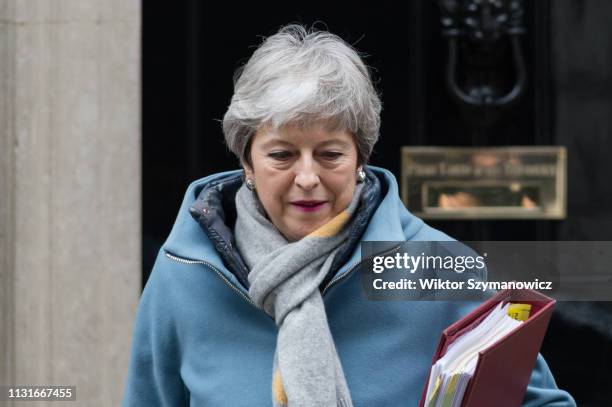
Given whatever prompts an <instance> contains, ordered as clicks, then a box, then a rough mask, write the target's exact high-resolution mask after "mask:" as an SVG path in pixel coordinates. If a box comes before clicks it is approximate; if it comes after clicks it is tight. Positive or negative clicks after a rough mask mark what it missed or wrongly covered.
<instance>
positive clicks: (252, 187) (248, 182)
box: [245, 178, 255, 191]
mask: <svg viewBox="0 0 612 407" xmlns="http://www.w3.org/2000/svg"><path fill="white" fill-rule="evenodd" d="M245 184H246V187H247V188H248V189H250V190H251V191H255V181H253V180H252V179H251V178H247V179H246V181H245Z"/></svg>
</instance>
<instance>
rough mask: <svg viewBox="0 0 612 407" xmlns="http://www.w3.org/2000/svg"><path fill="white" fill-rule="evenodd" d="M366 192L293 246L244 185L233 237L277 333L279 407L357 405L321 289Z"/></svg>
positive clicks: (356, 195) (275, 372)
mask: <svg viewBox="0 0 612 407" xmlns="http://www.w3.org/2000/svg"><path fill="white" fill-rule="evenodd" d="M362 187H363V186H362V185H361V184H359V185H357V187H356V189H355V193H354V195H353V199H352V201H351V203H350V204H349V206H348V208H347V209H345V210H344V211H343V212H341V213H340V214H338V215H337V216H336V217H334V218H333V219H332V220H330V221H329V222H328V223H326V224H325V225H323V226H321V227H320V228H319V229H317V230H315V231H314V232H312V233H310V234H309V235H308V236H305V237H304V238H302V239H301V240H299V241H296V242H291V243H289V242H288V241H287V240H286V239H285V237H284V236H283V235H281V233H280V232H279V231H278V230H277V229H276V227H274V225H273V224H272V223H271V222H270V221H269V220H268V219H267V218H266V216H265V214H264V211H263V209H262V208H261V204H260V202H259V200H258V199H257V197H256V196H255V194H254V192H252V191H250V190H248V189H247V188H246V187H245V186H244V185H243V186H242V187H241V188H240V189H239V190H238V193H237V194H236V210H237V215H238V217H237V219H236V227H235V238H236V245H237V247H238V250H239V251H240V253H241V254H242V256H243V258H244V260H245V262H246V264H247V265H248V266H249V269H250V270H251V271H250V273H249V282H250V284H251V286H250V289H249V295H250V297H251V299H252V300H253V301H254V302H255V304H256V305H257V306H258V307H260V308H262V309H263V310H264V311H265V312H266V313H267V314H268V315H270V316H272V317H273V318H274V320H275V321H276V325H277V326H278V336H277V342H276V352H275V353H274V361H273V378H272V399H273V401H274V406H275V407H277V406H286V405H288V406H290V407H337V406H341V407H351V406H352V405H353V404H352V401H351V396H350V393H349V389H348V386H347V384H346V379H345V377H344V372H343V371H342V365H341V363H340V359H339V358H338V353H337V352H336V347H335V345H334V340H333V338H332V335H331V332H330V330H329V325H328V323H327V315H326V313H325V307H324V305H323V298H322V297H321V293H320V292H319V284H321V282H322V281H323V279H324V278H325V276H326V275H327V273H328V271H329V269H330V267H331V265H332V262H333V260H334V256H335V255H336V252H337V251H338V250H339V249H340V248H341V247H342V244H343V243H344V242H346V240H347V238H348V231H349V229H350V227H349V226H350V225H349V223H350V221H351V218H352V216H353V214H354V213H355V211H356V210H357V208H358V206H359V201H360V197H361V190H362Z"/></svg>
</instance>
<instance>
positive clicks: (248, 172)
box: [242, 161, 253, 178]
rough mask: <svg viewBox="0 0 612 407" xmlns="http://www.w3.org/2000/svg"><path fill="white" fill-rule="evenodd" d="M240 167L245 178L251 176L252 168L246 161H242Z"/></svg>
mask: <svg viewBox="0 0 612 407" xmlns="http://www.w3.org/2000/svg"><path fill="white" fill-rule="evenodd" d="M242 168H243V169H244V177H245V178H253V168H252V167H251V166H250V165H249V164H248V163H247V162H246V161H243V162H242Z"/></svg>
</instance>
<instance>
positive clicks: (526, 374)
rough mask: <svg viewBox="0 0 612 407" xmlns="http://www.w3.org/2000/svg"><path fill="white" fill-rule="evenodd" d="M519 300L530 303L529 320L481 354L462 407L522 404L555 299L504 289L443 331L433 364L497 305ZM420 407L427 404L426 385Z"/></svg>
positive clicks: (501, 406)
mask: <svg viewBox="0 0 612 407" xmlns="http://www.w3.org/2000/svg"><path fill="white" fill-rule="evenodd" d="M500 302H503V303H504V304H505V303H506V302H520V303H526V304H531V313H530V316H529V319H528V320H527V321H525V322H523V323H522V324H521V325H520V326H519V327H518V328H516V329H515V330H513V331H512V332H510V333H509V334H508V335H506V336H505V337H503V338H502V339H500V340H499V341H498V342H496V343H495V344H493V345H492V346H491V347H489V348H487V349H486V350H483V351H481V352H480V353H479V357H478V362H477V364H476V370H475V371H474V376H473V377H472V378H471V379H470V383H469V384H468V387H467V390H466V391H465V395H464V397H463V403H462V404H461V407H490V406H492V405H495V406H496V407H517V406H521V404H522V402H523V398H524V397H525V391H526V389H527V384H528V383H529V379H530V378H531V373H532V371H533V368H534V366H535V362H536V358H537V356H538V352H539V351H540V346H541V345H542V340H543V339H544V334H545V333H546V328H547V327H548V322H549V321H550V317H551V315H552V311H553V309H554V306H555V300H554V299H552V298H549V297H547V296H545V295H543V294H541V293H539V292H537V291H532V290H503V291H500V292H498V293H497V294H496V295H494V296H493V297H491V298H490V299H489V300H487V301H485V302H484V303H483V304H481V305H480V306H479V307H478V308H476V309H475V310H474V311H472V312H471V313H470V314H468V315H467V316H465V317H464V318H462V319H461V320H459V321H457V322H455V323H454V324H452V325H451V326H449V327H448V328H446V329H445V330H444V332H442V337H441V338H440V344H439V345H438V349H437V351H436V353H435V355H434V357H433V361H432V366H433V364H435V363H436V361H437V360H438V359H440V358H441V357H442V356H444V354H445V353H446V349H447V348H448V346H449V345H450V344H451V343H453V342H454V341H455V340H456V339H457V338H459V337H460V336H461V335H463V334H464V333H466V332H468V331H470V330H471V329H472V328H474V327H476V326H477V325H478V324H479V323H480V322H481V321H482V320H483V319H484V318H485V317H486V316H487V315H488V314H489V312H491V311H492V310H493V309H494V308H495V306H497V304H499V303H500ZM428 382H429V374H428V375H427V382H426V383H425V389H424V390H423V395H422V396H421V402H420V403H419V407H424V405H425V397H426V393H427V385H428Z"/></svg>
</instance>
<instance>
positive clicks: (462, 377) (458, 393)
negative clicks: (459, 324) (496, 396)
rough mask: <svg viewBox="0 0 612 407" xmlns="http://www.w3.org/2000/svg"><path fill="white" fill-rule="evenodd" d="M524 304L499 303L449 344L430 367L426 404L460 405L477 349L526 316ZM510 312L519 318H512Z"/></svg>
mask: <svg viewBox="0 0 612 407" xmlns="http://www.w3.org/2000/svg"><path fill="white" fill-rule="evenodd" d="M511 305H512V306H513V307H512V309H511V308H510V307H511ZM525 305H527V306H528V307H530V306H529V304H510V303H507V304H506V305H505V306H502V304H501V303H500V304H499V305H498V306H497V307H496V308H495V309H494V310H493V311H492V312H491V313H490V314H489V315H488V316H487V317H486V318H485V319H484V320H483V321H482V322H481V323H480V324H479V325H478V326H477V327H476V328H474V329H473V330H472V331H470V332H468V333H467V334H465V335H463V336H462V337H460V338H459V339H458V340H457V341H455V342H454V343H453V344H451V345H450V346H449V347H448V350H447V351H446V354H445V355H444V356H443V357H442V358H441V359H438V361H437V362H436V363H435V365H434V366H433V369H432V370H431V374H430V376H429V383H430V386H429V388H428V389H427V401H426V405H427V407H460V406H461V402H462V401H463V395H464V394H465V390H466V388H467V384H468V382H469V380H470V378H471V377H472V375H473V374H474V369H475V368H476V361H477V360H478V352H480V351H481V350H484V349H486V348H487V347H489V346H491V345H492V344H494V343H495V342H496V341H498V340H499V339H501V338H503V337H504V336H506V335H507V334H508V333H510V332H511V331H512V330H514V329H515V328H516V327H517V326H519V325H520V324H521V323H522V321H524V320H526V318H525V315H524V306H525ZM510 312H512V314H513V315H517V316H518V317H520V318H522V320H517V319H514V318H512V317H511V316H510V315H509V314H510ZM527 317H528V315H527ZM523 318H524V319H523Z"/></svg>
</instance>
